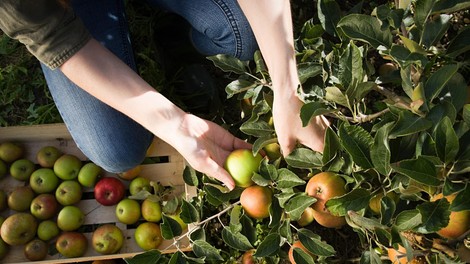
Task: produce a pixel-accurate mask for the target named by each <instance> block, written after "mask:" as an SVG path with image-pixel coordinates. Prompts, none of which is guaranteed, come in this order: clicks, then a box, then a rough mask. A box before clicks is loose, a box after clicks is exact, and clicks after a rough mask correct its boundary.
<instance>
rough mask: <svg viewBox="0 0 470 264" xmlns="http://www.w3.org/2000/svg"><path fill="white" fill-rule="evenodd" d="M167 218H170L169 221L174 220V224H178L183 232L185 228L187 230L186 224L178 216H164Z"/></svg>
mask: <svg viewBox="0 0 470 264" xmlns="http://www.w3.org/2000/svg"><path fill="white" fill-rule="evenodd" d="M166 216H168V217H170V218H171V219H173V220H175V221H176V222H178V224H180V226H181V230H183V231H184V230H185V229H186V228H188V224H186V223H185V222H184V221H183V219H181V216H180V214H168V215H166Z"/></svg>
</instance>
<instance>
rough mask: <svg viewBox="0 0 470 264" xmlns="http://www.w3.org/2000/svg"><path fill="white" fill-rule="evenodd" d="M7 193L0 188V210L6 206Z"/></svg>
mask: <svg viewBox="0 0 470 264" xmlns="http://www.w3.org/2000/svg"><path fill="white" fill-rule="evenodd" d="M7 199H8V197H7V193H6V192H5V191H4V190H0V212H1V211H3V210H5V209H6V208H7V207H8V203H7Z"/></svg>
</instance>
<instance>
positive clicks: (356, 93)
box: [346, 82, 377, 102]
mask: <svg viewBox="0 0 470 264" xmlns="http://www.w3.org/2000/svg"><path fill="white" fill-rule="evenodd" d="M376 85H377V84H376V83H374V82H360V83H359V84H357V85H352V86H350V87H349V88H348V89H347V91H346V94H347V95H348V96H349V97H350V98H353V99H355V101H356V102H359V101H361V100H363V99H364V97H365V96H366V95H367V93H369V92H370V91H371V90H372V89H373V88H374V87H375V86H376Z"/></svg>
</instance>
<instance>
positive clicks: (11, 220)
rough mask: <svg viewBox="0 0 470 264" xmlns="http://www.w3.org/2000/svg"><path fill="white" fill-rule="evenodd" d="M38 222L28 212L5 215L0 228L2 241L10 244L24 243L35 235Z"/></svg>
mask: <svg viewBox="0 0 470 264" xmlns="http://www.w3.org/2000/svg"><path fill="white" fill-rule="evenodd" d="M37 227H38V223H37V222H36V219H35V218H34V216H33V215H31V214H29V213H15V214H12V215H10V216H8V217H7V219H5V221H4V222H3V224H2V226H1V228H0V236H1V237H2V239H3V241H5V242H6V243H7V244H8V245H11V246H19V245H24V244H26V243H28V242H29V241H31V240H32V239H33V238H34V236H35V235H36V231H37Z"/></svg>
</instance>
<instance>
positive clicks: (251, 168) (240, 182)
mask: <svg viewBox="0 0 470 264" xmlns="http://www.w3.org/2000/svg"><path fill="white" fill-rule="evenodd" d="M262 159H263V157H262V156H261V155H260V154H259V153H257V154H256V156H254V155H253V152H252V151H251V150H249V149H236V150H234V151H232V152H231V153H230V154H229V155H228V157H227V159H226V160H225V163H224V168H225V169H226V170H227V172H228V173H229V174H230V175H231V176H232V178H233V180H234V181H235V185H237V186H239V187H243V188H245V187H248V186H251V185H253V181H252V180H251V177H252V176H253V173H255V172H258V168H259V165H260V163H261V160H262Z"/></svg>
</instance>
